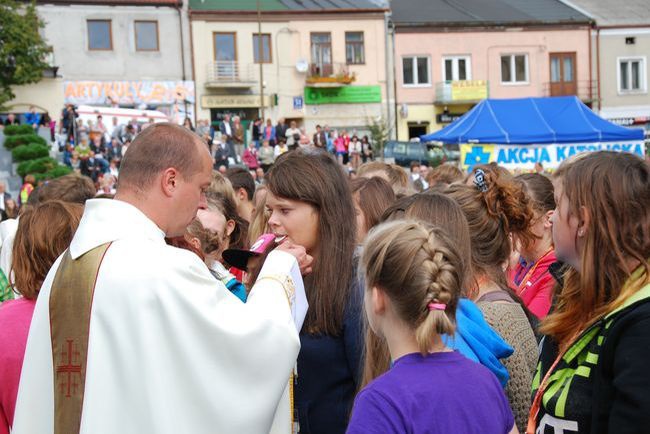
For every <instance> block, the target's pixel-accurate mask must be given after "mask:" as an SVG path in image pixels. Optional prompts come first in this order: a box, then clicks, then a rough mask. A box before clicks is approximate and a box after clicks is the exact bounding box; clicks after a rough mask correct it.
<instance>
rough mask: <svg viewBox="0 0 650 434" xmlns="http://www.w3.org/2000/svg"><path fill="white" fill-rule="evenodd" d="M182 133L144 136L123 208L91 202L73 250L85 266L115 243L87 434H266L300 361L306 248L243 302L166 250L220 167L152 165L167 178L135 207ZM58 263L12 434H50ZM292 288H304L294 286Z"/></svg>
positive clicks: (30, 349)
mask: <svg viewBox="0 0 650 434" xmlns="http://www.w3.org/2000/svg"><path fill="white" fill-rule="evenodd" d="M177 128H180V127H177ZM177 128H176V127H174V126H170V125H169V124H156V125H154V126H151V127H150V128H147V130H145V132H143V133H141V136H142V137H140V136H139V137H138V138H136V140H135V141H134V142H133V144H132V145H131V147H130V150H129V153H130V155H129V154H127V157H126V158H125V160H124V162H123V168H122V171H121V177H122V176H124V172H125V169H128V170H126V172H127V175H126V176H127V179H126V180H123V179H122V178H121V179H120V181H121V182H123V184H122V185H121V186H120V188H121V189H122V190H120V188H118V195H117V196H116V200H108V199H94V200H90V201H88V202H87V203H86V210H85V213H84V216H83V218H82V220H81V223H80V225H79V229H78V230H77V233H76V235H75V237H74V239H73V241H72V244H71V246H70V253H71V256H72V258H73V259H76V258H78V257H79V256H81V255H83V254H84V253H86V252H88V251H90V250H91V249H93V248H95V247H97V246H100V245H102V244H104V243H107V242H112V244H111V245H110V247H109V248H108V250H107V252H106V255H105V257H104V259H103V262H102V264H101V266H100V268H99V273H98V275H97V281H96V286H95V292H94V298H93V301H92V309H91V316H90V326H89V340H88V360H87V370H86V380H85V389H84V390H85V393H84V401H83V409H82V413H81V428H80V432H81V433H85V434H104V433H106V434H108V433H111V434H117V433H119V434H149V433H151V434H154V433H156V434H166V433H169V434H178V433H192V434H201V433H206V434H207V433H210V434H215V433H216V434H229V433H245V434H256V433H259V434H266V433H268V432H269V430H270V428H271V425H272V422H273V420H274V414H275V412H276V408H277V407H278V402H279V401H280V398H281V396H282V394H283V391H285V387H286V386H287V381H288V379H289V377H290V374H291V372H292V369H293V367H294V364H295V361H296V357H297V355H298V351H299V348H300V341H299V339H298V332H297V330H296V327H297V326H296V324H298V327H299V326H300V324H302V320H303V318H304V314H305V311H304V310H303V311H301V312H298V313H296V312H295V309H294V310H293V314H292V306H291V305H290V303H289V299H293V298H294V297H295V298H299V299H304V293H302V291H304V289H303V286H302V280H301V277H300V267H303V269H304V268H308V265H305V264H308V263H309V261H310V258H309V257H306V256H305V254H304V249H303V250H302V251H299V248H297V247H295V246H293V247H286V248H285V249H284V250H276V251H274V252H272V253H271V254H270V255H269V256H268V258H267V260H266V262H265V264H264V267H263V269H262V271H261V272H260V275H259V278H258V281H257V282H258V283H256V285H255V286H254V288H253V289H252V291H251V294H250V296H249V298H248V301H247V303H246V304H244V303H242V302H241V301H239V299H237V298H236V297H235V296H234V295H232V294H231V293H230V292H229V291H228V290H227V289H226V288H225V287H224V286H223V284H221V283H220V282H218V281H217V280H216V279H215V278H214V277H213V276H212V275H211V274H210V272H209V271H208V269H207V267H206V266H205V265H204V263H203V262H202V261H201V260H200V259H199V258H198V257H197V256H196V255H195V254H194V253H191V252H189V251H185V250H180V249H177V248H174V247H171V246H168V245H167V244H166V243H165V240H164V237H165V235H168V236H173V235H176V234H179V233H181V231H182V230H183V229H184V227H185V226H186V225H187V224H188V223H189V221H191V218H193V215H195V214H196V210H197V209H198V208H199V207H200V206H205V198H204V196H203V194H202V191H204V189H205V188H207V185H209V183H210V180H211V166H212V162H211V160H210V159H209V154H208V153H207V151H206V152H205V155H203V152H202V151H201V150H197V151H196V152H199V154H200V160H201V161H200V170H194V171H195V172H200V173H198V174H196V175H194V176H189V175H188V174H187V173H183V171H184V170H185V172H187V168H185V169H183V168H181V169H175V168H173V167H172V168H170V169H165V170H164V171H161V170H160V168H159V167H157V166H156V167H154V168H153V169H152V168H151V167H145V168H144V169H143V170H145V171H146V170H149V171H151V170H154V171H155V172H156V173H157V174H156V176H155V179H154V180H153V181H152V183H151V184H152V186H151V188H150V189H149V187H148V186H147V187H146V188H147V189H148V190H147V194H146V195H144V196H137V197H140V199H139V200H134V196H133V195H132V194H131V192H130V190H129V189H130V188H131V187H132V185H131V184H130V178H129V176H133V181H134V182H135V181H137V180H138V179H139V178H138V177H137V176H136V175H132V174H133V173H135V169H136V168H139V167H140V166H138V164H141V162H142V161H143V160H138V158H140V159H142V158H145V157H146V155H147V154H148V155H150V156H151V158H154V156H155V155H160V153H159V154H156V153H155V152H156V146H158V147H160V146H171V145H175V144H176V142H179V141H182V140H187V138H186V137H185V136H184V135H185V134H191V133H186V132H181V131H179V130H178V129H177ZM179 137H180V138H179ZM138 139H140V141H138ZM191 140H194V139H191ZM191 140H190V145H192V146H194V145H195V144H193V143H191ZM168 142H169V143H168ZM197 142H198V141H197ZM170 143H171V145H170ZM198 143H199V144H200V145H201V146H205V145H204V144H202V143H201V142H198ZM179 146H180V145H179ZM182 146H185V150H183V149H181V150H174V149H172V150H171V151H170V150H169V149H167V148H165V149H164V151H169V152H168V153H170V154H169V155H166V154H165V155H166V156H164V158H171V160H170V161H174V158H176V159H181V158H183V156H179V154H174V152H184V153H187V152H188V150H187V146H189V145H187V144H186V143H185V144H183V145H182ZM197 146H198V145H197ZM170 149H171V148H170ZM191 149H192V150H194V149H195V148H194V147H193V148H191ZM158 151H160V150H158ZM152 152H154V153H152ZM205 156H207V158H206V157H205ZM130 157H132V160H131V161H129V158H130ZM185 163H187V161H186V162H185ZM190 163H191V162H190ZM190 163H187V164H190ZM157 164H158V163H157ZM161 164H163V166H165V162H163V163H161ZM179 164H180V163H179ZM190 166H191V164H190ZM190 166H188V167H190ZM161 167H162V166H161ZM158 172H160V173H158ZM146 175H147V174H146V173H145V174H144V175H142V176H145V178H143V179H145V180H146V179H149V178H146ZM149 175H150V174H149ZM138 176H139V175H138ZM140 181H142V180H140ZM142 182H144V181H142ZM147 182H148V181H147ZM129 185H131V187H130V186H129ZM121 191H122V192H123V194H122V195H121V194H120V192H121ZM60 261H61V258H59V260H58V261H57V262H56V263H55V264H54V266H53V268H52V269H51V270H50V272H49V274H48V276H47V278H46V280H45V282H44V284H43V286H42V288H41V292H40V294H39V297H38V301H37V305H36V309H35V311H34V317H33V320H32V324H31V328H30V333H29V338H28V341H27V349H26V353H25V362H24V364H23V370H22V375H21V380H20V387H19V392H18V401H17V405H16V411H15V416H14V426H13V433H16V434H28V433H29V434H50V433H53V430H54V422H53V417H54V415H53V413H54V398H53V397H54V394H55V393H57V391H58V390H56V389H55V387H54V381H53V370H54V366H53V361H52V344H51V336H50V314H49V297H50V290H51V286H52V282H53V280H54V276H55V274H56V271H57V269H58V267H59V264H60ZM289 277H291V279H292V280H293V283H295V285H287V284H286V282H289V281H291V279H289ZM289 286H291V288H289ZM293 288H295V291H296V292H295V293H292V292H291V291H293V290H294V289H293ZM294 308H295V306H294ZM73 380H74V376H73Z"/></svg>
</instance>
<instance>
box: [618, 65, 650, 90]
mask: <svg viewBox="0 0 650 434" xmlns="http://www.w3.org/2000/svg"><path fill="white" fill-rule="evenodd" d="M646 84H647V83H646V59H645V57H624V58H619V59H618V91H619V93H644V92H646V90H647V86H646Z"/></svg>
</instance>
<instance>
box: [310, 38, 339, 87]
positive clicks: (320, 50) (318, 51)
mask: <svg viewBox="0 0 650 434" xmlns="http://www.w3.org/2000/svg"><path fill="white" fill-rule="evenodd" d="M310 39H311V63H312V67H311V69H312V74H314V75H319V76H321V77H327V76H330V75H332V74H333V73H334V68H333V66H332V34H331V33H312V34H311V38H310Z"/></svg>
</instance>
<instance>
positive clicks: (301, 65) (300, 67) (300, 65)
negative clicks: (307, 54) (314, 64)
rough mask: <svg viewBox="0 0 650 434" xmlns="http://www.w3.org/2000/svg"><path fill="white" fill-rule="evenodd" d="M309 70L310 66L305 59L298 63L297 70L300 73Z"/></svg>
mask: <svg viewBox="0 0 650 434" xmlns="http://www.w3.org/2000/svg"><path fill="white" fill-rule="evenodd" d="M308 68H309V64H308V63H307V61H306V60H305V59H300V60H299V61H298V62H296V70H297V71H298V72H307V69H308Z"/></svg>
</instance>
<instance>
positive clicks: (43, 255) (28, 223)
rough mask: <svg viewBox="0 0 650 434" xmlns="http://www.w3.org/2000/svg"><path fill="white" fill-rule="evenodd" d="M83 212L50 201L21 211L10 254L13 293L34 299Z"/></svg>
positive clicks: (74, 207) (72, 206)
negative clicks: (11, 254)
mask: <svg viewBox="0 0 650 434" xmlns="http://www.w3.org/2000/svg"><path fill="white" fill-rule="evenodd" d="M83 209H84V208H83V205H79V204H76V203H69V202H63V201H60V200H50V201H47V202H44V203H41V204H39V205H36V206H30V207H27V208H26V209H25V210H24V212H23V214H22V215H21V216H20V222H19V223H18V230H17V232H16V238H15V240H14V247H13V252H12V253H13V265H12V268H11V269H12V271H13V278H12V282H11V284H12V287H13V288H14V291H16V292H18V293H19V294H21V295H22V296H23V297H25V298H26V299H29V300H35V299H36V297H37V296H38V292H39V291H40V289H41V285H42V284H43V281H44V280H45V276H47V273H48V271H49V270H50V268H51V267H52V264H54V261H56V259H57V258H58V257H59V256H60V255H61V253H63V252H64V251H65V249H67V248H68V246H69V245H70V242H71V241H72V237H73V236H74V233H75V232H76V231H77V226H79V221H80V220H81V215H82V214H83ZM10 275H12V273H10Z"/></svg>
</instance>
